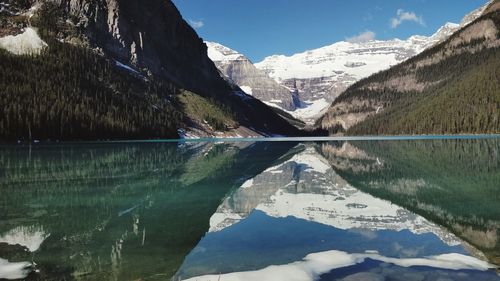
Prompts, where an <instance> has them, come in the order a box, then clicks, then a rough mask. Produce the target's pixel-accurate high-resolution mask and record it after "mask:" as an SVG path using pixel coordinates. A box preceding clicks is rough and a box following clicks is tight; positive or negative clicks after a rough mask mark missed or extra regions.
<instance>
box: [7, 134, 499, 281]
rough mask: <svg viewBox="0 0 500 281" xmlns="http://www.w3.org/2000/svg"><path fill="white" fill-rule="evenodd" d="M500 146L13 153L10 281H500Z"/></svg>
mask: <svg viewBox="0 0 500 281" xmlns="http://www.w3.org/2000/svg"><path fill="white" fill-rule="evenodd" d="M499 148H500V140H498V139H490V140H432V141H363V142H361V141H359V142H302V143H300V142H280V143H276V142H256V143H251V142H245V143H238V142H221V143H215V142H208V143H155V144H151V143H149V144H148V143H144V144H137V143H136V144H112V145H111V144H102V145H100V144H97V145H71V146H70V145H63V146H34V147H1V148H0V164H1V168H0V191H1V194H2V196H1V197H0V279H1V278H7V279H19V278H26V279H28V280H30V279H32V280H38V279H86V280H136V279H145V280H165V279H170V278H171V277H172V278H173V279H174V280H184V279H190V278H193V279H192V280H219V278H220V280H385V279H390V280H436V279H439V278H448V279H452V280H470V279H472V278H476V279H478V280H500V277H499V276H498V275H497V273H496V272H495V270H494V268H495V267H496V266H495V265H498V264H500V258H499V256H500V250H499V242H498V234H499V233H498V230H499V224H500V207H499V206H500V193H499V192H498V191H499V190H498V189H499V188H500V186H498V183H499V182H500V159H499V157H498V150H499ZM32 261H33V262H34V263H36V265H33V263H32Z"/></svg>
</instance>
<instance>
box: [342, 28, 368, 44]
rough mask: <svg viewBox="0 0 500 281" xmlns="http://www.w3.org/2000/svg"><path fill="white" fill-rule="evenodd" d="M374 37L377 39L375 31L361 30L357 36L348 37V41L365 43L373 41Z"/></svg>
mask: <svg viewBox="0 0 500 281" xmlns="http://www.w3.org/2000/svg"><path fill="white" fill-rule="evenodd" d="M374 39H375V32H373V31H369V30H367V31H365V32H361V33H360V34H358V35H356V36H353V37H349V38H346V41H347V42H350V43H364V42H368V41H372V40H374Z"/></svg>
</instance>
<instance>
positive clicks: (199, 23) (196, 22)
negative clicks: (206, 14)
mask: <svg viewBox="0 0 500 281" xmlns="http://www.w3.org/2000/svg"><path fill="white" fill-rule="evenodd" d="M189 24H190V25H191V26H192V27H193V28H194V29H198V28H202V27H203V26H205V23H204V22H203V21H202V20H189Z"/></svg>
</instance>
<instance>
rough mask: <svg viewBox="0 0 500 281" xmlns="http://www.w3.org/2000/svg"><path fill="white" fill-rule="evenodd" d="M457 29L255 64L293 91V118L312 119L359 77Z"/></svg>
mask: <svg viewBox="0 0 500 281" xmlns="http://www.w3.org/2000/svg"><path fill="white" fill-rule="evenodd" d="M458 28H459V25H458V24H452V23H448V24H446V25H444V26H443V27H441V28H440V29H439V30H438V31H437V32H436V33H435V34H434V35H432V36H430V37H426V36H412V37H410V38H408V39H407V40H399V39H393V40H388V41H381V40H371V41H365V42H344V41H342V42H337V43H335V44H333V45H330V46H326V47H323V48H319V49H315V50H310V51H306V52H304V53H300V54H295V55H292V56H289V57H287V56H271V57H267V58H265V59H264V60H263V61H262V62H259V63H257V64H255V65H256V67H257V68H259V69H261V70H262V71H264V72H266V73H267V74H268V75H269V76H270V77H272V78H273V79H275V80H276V81H277V82H278V83H279V84H280V85H283V86H285V87H286V88H288V89H289V90H290V91H291V92H293V93H295V95H296V97H297V99H298V100H299V101H300V102H301V104H302V106H301V107H302V112H301V110H300V109H299V110H297V111H296V112H291V114H293V115H294V116H296V117H299V118H301V119H302V120H307V121H309V122H314V121H315V120H316V119H318V118H319V117H320V116H321V114H323V113H325V112H326V110H327V108H328V107H329V105H330V104H331V102H332V101H334V100H335V98H337V96H338V95H339V94H340V93H342V92H343V91H344V90H345V89H347V88H348V87H349V86H350V85H352V84H354V83H355V82H356V81H359V80H360V79H362V78H365V77H368V76H369V75H371V74H373V73H376V72H378V71H381V70H384V69H388V68H390V67H391V66H394V65H397V64H398V63H401V62H403V61H405V60H407V59H409V58H411V57H412V56H415V55H416V54H418V53H420V52H422V51H423V50H425V49H426V48H428V47H430V46H432V45H434V44H436V43H438V42H440V41H442V40H444V39H446V38H448V36H450V35H451V34H453V32H455V31H456V30H457V29H458Z"/></svg>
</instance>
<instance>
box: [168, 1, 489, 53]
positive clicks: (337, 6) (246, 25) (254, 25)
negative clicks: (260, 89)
mask: <svg viewBox="0 0 500 281" xmlns="http://www.w3.org/2000/svg"><path fill="white" fill-rule="evenodd" d="M173 2H174V3H175V5H176V6H177V8H179V10H180V11H181V13H182V15H183V17H184V19H185V20H186V21H188V22H190V23H191V25H192V26H193V27H194V28H195V29H196V31H197V32H198V34H199V35H200V37H202V38H203V39H205V40H208V41H214V42H218V43H221V44H223V45H226V46H228V47H230V48H233V49H235V50H237V51H239V52H241V53H243V54H245V55H246V56H247V57H249V58H250V59H251V60H252V61H253V62H259V61H261V60H262V59H263V58H264V57H266V56H270V55H273V54H284V55H291V54H294V53H298V52H303V51H305V50H308V49H315V48H319V47H322V46H326V45H330V44H332V43H334V42H337V41H341V40H346V39H350V40H366V39H370V38H373V37H374V38H376V39H391V38H401V39H405V38H408V37H409V36H411V35H416V34H418V35H431V34H433V33H434V32H435V31H436V30H437V29H438V28H439V27H440V26H442V25H443V24H444V23H446V22H456V23H458V22H460V20H461V19H462V17H463V16H464V15H465V14H467V13H468V12H470V11H472V10H474V9H475V8H477V7H480V6H481V5H483V4H485V3H486V2H487V1H486V0H173ZM358 35H361V36H360V38H356V36H358Z"/></svg>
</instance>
